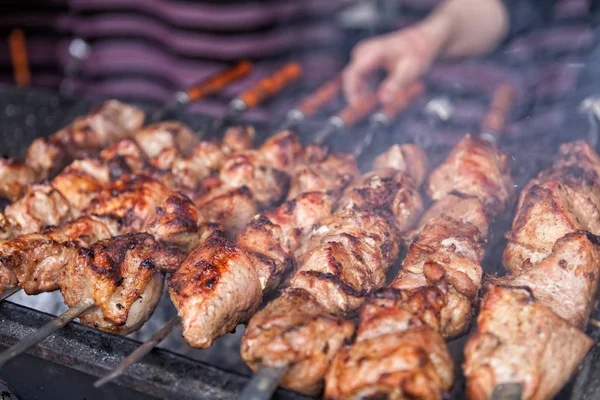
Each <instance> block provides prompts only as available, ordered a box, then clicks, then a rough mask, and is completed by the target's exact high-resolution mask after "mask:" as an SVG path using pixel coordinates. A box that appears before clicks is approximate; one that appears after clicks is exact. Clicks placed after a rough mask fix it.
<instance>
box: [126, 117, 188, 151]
mask: <svg viewBox="0 0 600 400" xmlns="http://www.w3.org/2000/svg"><path fill="white" fill-rule="evenodd" d="M134 139H135V141H136V142H137V144H138V145H139V146H140V147H141V148H142V150H143V151H144V153H146V155H147V156H148V157H149V158H154V157H157V156H158V155H159V154H160V153H162V151H163V150H165V149H175V150H176V151H177V152H178V153H179V154H181V155H183V156H186V155H188V154H189V152H190V151H191V150H192V149H193V148H194V147H195V146H196V145H197V144H198V138H197V136H196V134H195V133H194V131H192V130H191V129H190V128H189V127H187V126H186V125H184V124H182V123H180V122H177V121H165V122H157V123H155V124H152V125H149V126H147V127H145V128H143V129H140V130H138V131H137V132H135V134H134Z"/></svg>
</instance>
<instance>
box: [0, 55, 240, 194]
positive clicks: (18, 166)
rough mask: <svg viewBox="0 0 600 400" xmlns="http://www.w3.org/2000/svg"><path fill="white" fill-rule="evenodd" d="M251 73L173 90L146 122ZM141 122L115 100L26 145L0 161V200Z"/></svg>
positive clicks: (236, 72) (236, 70) (231, 73)
mask: <svg viewBox="0 0 600 400" xmlns="http://www.w3.org/2000/svg"><path fill="white" fill-rule="evenodd" d="M251 69H252V65H251V64H250V63H248V62H246V61H243V62H240V63H238V64H237V65H236V66H234V67H233V68H230V69H227V70H225V71H222V72H219V73H218V74H216V75H215V76H213V77H210V78H209V79H207V80H205V81H201V82H199V83H198V84H196V85H193V86H192V87H190V88H189V89H187V90H186V91H183V92H177V94H176V102H175V103H174V104H172V105H171V104H170V105H168V106H166V107H164V108H162V109H159V110H157V111H156V112H155V113H154V114H153V116H152V117H151V119H150V121H151V122H158V121H160V120H161V119H162V117H163V116H165V115H166V114H167V112H168V111H171V110H173V109H174V108H180V107H184V106H186V105H188V104H190V103H192V102H194V101H198V100H201V99H203V98H205V97H206V96H208V95H211V94H214V93H216V92H218V91H219V90H221V89H222V88H223V87H225V86H226V85H228V84H229V83H231V82H233V81H234V80H236V79H240V78H242V77H244V76H246V75H247V74H248V73H249V72H250V71H251ZM143 122H144V114H143V112H142V110H140V109H139V108H137V107H134V106H131V105H127V104H124V103H121V102H118V101H115V100H110V101H107V102H105V103H103V104H102V105H101V106H99V107H97V108H96V109H94V110H92V111H91V112H90V114H88V115H87V116H84V117H80V118H77V119H76V120H75V121H74V122H73V123H71V124H70V125H69V126H67V127H66V128H63V129H61V130H60V131H59V132H57V133H55V134H53V135H52V136H50V137H49V138H48V139H45V138H40V139H36V140H35V141H34V142H33V143H32V144H31V145H30V146H29V149H28V151H27V154H26V156H25V160H24V162H20V161H18V160H15V159H11V158H8V159H1V160H0V182H2V184H0V197H4V198H7V199H8V200H10V201H15V200H17V199H18V198H20V197H21V196H22V195H23V194H24V193H25V191H26V189H27V186H29V185H31V184H34V183H38V182H41V181H43V180H45V179H48V178H50V177H53V176H54V175H56V174H57V173H58V172H60V171H61V170H62V169H63V168H64V167H66V166H67V165H68V164H70V163H71V162H72V161H74V160H77V159H81V158H87V157H90V156H92V155H95V154H97V153H98V152H100V151H101V150H102V149H105V148H107V147H110V146H112V145H113V144H115V143H116V142H117V141H119V140H120V139H124V138H128V137H131V136H132V134H133V133H134V132H136V131H137V130H138V129H139V128H141V127H142V124H143Z"/></svg>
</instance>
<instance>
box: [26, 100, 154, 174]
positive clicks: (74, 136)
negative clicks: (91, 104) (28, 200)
mask: <svg viewBox="0 0 600 400" xmlns="http://www.w3.org/2000/svg"><path fill="white" fill-rule="evenodd" d="M143 122H144V113H143V111H142V110H140V109H139V108H137V107H133V106H130V105H127V104H124V103H121V102H118V101H116V100H109V101H106V102H105V103H103V104H102V105H101V106H99V107H98V108H96V109H95V110H93V111H92V112H91V113H90V114H88V115H86V116H83V117H80V118H77V119H76V120H75V121H74V122H73V123H72V124H71V125H69V126H67V127H66V128H64V129H62V130H61V131H59V132H57V133H55V134H53V135H52V136H50V138H48V139H47V140H46V139H38V140H36V141H35V142H34V143H33V144H32V145H31V146H30V148H29V151H28V152H27V155H26V158H25V162H26V164H27V165H29V166H30V167H32V168H33V169H34V170H35V171H36V173H37V174H38V178H39V179H46V178H48V177H50V176H52V175H54V174H56V173H58V172H59V171H60V170H61V169H62V168H64V167H65V166H66V165H67V164H68V163H70V162H71V161H72V160H76V159H80V158H86V157H89V156H91V155H94V154H96V153H98V152H100V150H102V149H104V148H106V147H108V146H111V145H112V144H114V143H116V142H117V141H119V140H120V139H123V138H126V137H130V136H131V135H132V134H133V132H134V131H136V130H138V129H139V128H140V127H141V126H142V124H143Z"/></svg>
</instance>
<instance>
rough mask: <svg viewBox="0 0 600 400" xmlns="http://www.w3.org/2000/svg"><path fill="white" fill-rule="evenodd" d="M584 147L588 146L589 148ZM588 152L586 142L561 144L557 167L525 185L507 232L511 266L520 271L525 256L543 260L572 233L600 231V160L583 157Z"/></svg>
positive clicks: (505, 257) (506, 258) (507, 260)
mask: <svg viewBox="0 0 600 400" xmlns="http://www.w3.org/2000/svg"><path fill="white" fill-rule="evenodd" d="M581 147H583V148H584V149H585V148H587V149H586V150H585V152H584V151H582V149H581ZM589 151H591V149H590V148H589V146H587V145H586V144H584V143H581V142H574V143H568V144H564V145H562V146H561V150H560V153H559V155H558V157H557V160H556V162H555V164H554V166H553V167H552V168H550V169H549V170H546V171H543V172H542V173H541V174H540V175H539V176H538V177H537V178H536V179H534V180H532V181H531V182H530V183H529V184H528V185H527V186H526V187H525V188H524V189H523V192H522V193H521V196H520V200H519V209H518V212H517V215H516V217H515V220H514V222H513V227H512V230H511V231H510V232H509V233H508V234H507V235H506V238H507V239H508V245H507V246H506V250H505V251H504V255H503V264H504V267H505V268H506V269H508V270H509V271H512V272H513V273H518V272H519V271H520V270H521V268H522V266H523V263H525V262H526V260H529V262H530V263H534V264H535V263H538V262H540V261H542V260H543V259H544V258H546V257H547V256H549V255H550V253H551V252H552V248H553V246H554V243H555V242H556V241H557V240H558V239H559V238H561V237H563V236H564V235H566V234H567V233H571V232H575V231H577V230H580V229H584V230H587V231H589V232H591V233H594V234H600V222H599V221H600V181H599V180H598V177H599V176H600V175H598V173H599V172H597V168H598V170H599V171H600V168H599V166H600V159H598V156H597V155H594V158H590V157H588V158H584V154H587V153H588V152H589ZM574 157H579V159H580V160H581V165H580V166H577V165H571V164H570V161H569V160H573V158H574Z"/></svg>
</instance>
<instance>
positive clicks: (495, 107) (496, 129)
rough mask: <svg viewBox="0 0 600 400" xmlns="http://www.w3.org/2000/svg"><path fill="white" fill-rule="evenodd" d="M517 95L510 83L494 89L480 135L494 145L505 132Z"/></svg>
mask: <svg viewBox="0 0 600 400" xmlns="http://www.w3.org/2000/svg"><path fill="white" fill-rule="evenodd" d="M515 95H516V93H515V88H514V87H513V86H512V85H510V84H504V85H501V86H500V87H499V88H498V89H496V90H495V91H494V95H493V97H492V101H491V103H490V108H489V111H488V113H487V114H486V116H485V119H484V120H483V124H482V125H481V132H480V134H479V137H481V138H482V139H483V140H485V141H487V142H490V143H492V144H493V145H497V144H498V137H499V135H501V134H502V132H504V130H505V128H506V121H507V119H508V118H509V117H510V110H511V109H512V107H513V104H514V101H515Z"/></svg>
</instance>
